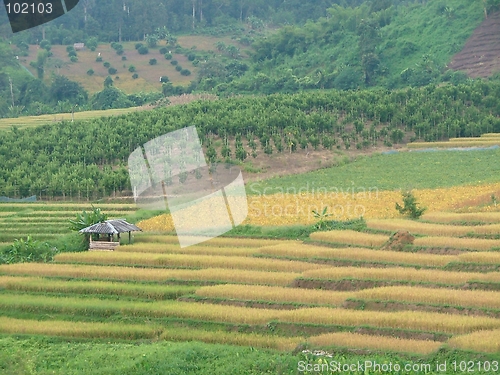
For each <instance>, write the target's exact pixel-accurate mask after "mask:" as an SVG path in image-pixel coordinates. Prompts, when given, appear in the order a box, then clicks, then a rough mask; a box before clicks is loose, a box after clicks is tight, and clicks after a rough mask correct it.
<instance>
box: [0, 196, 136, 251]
mask: <svg viewBox="0 0 500 375" xmlns="http://www.w3.org/2000/svg"><path fill="white" fill-rule="evenodd" d="M99 207H100V208H102V209H103V211H104V212H106V214H108V216H109V218H110V219H113V218H123V217H124V216H126V215H128V214H130V213H132V212H134V211H135V210H136V207H135V206H134V205H132V204H100V205H99ZM83 210H86V211H91V205H90V203H66V202H65V203H52V202H51V203H50V204H49V203H45V202H40V203H0V243H7V244H10V243H12V242H13V241H14V240H15V239H19V238H26V237H27V236H28V235H31V236H32V237H33V238H35V239H36V240H40V241H47V240H51V239H55V238H57V237H58V236H60V235H62V234H68V233H71V231H70V230H69V228H68V226H69V222H68V221H69V220H70V219H74V218H75V217H76V214H77V213H81V212H82V211H83Z"/></svg>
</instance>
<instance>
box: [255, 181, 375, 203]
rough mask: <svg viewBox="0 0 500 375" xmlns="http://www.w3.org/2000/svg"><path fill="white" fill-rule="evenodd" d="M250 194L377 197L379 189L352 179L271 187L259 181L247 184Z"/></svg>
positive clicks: (349, 197) (338, 197)
mask: <svg viewBox="0 0 500 375" xmlns="http://www.w3.org/2000/svg"><path fill="white" fill-rule="evenodd" d="M249 192H250V194H251V195H254V196H258V197H264V198H266V199H274V198H276V197H277V196H278V197H284V196H285V195H297V196H300V195H308V196H311V197H313V198H323V199H353V200H354V199H356V200H358V199H359V200H363V199H378V194H379V189H378V187H376V186H370V187H365V186H356V185H355V183H354V181H351V184H350V186H347V187H338V186H324V185H323V186H320V185H316V184H315V183H314V182H311V183H310V182H306V183H305V184H304V185H301V186H289V187H281V186H276V187H271V186H263V184H262V183H260V182H253V183H251V184H250V185H249Z"/></svg>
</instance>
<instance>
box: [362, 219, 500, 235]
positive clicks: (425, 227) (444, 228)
mask: <svg viewBox="0 0 500 375" xmlns="http://www.w3.org/2000/svg"><path fill="white" fill-rule="evenodd" d="M367 225H368V227H369V228H372V229H380V230H390V231H398V230H406V231H409V232H411V233H420V234H428V235H431V236H465V235H467V234H469V233H476V234H496V233H499V232H500V224H491V225H474V226H472V225H468V226H466V225H441V224H430V223H422V222H419V221H414V220H404V219H370V220H368V221H367Z"/></svg>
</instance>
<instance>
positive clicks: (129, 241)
mask: <svg viewBox="0 0 500 375" xmlns="http://www.w3.org/2000/svg"><path fill="white" fill-rule="evenodd" d="M130 233H131V232H130V231H129V232H128V244H129V245H130V243H131V235H130Z"/></svg>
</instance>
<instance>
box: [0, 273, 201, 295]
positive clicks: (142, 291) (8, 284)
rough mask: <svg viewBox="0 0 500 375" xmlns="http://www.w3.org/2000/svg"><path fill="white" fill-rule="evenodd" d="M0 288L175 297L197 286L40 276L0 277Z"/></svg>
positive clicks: (45, 291)
mask: <svg viewBox="0 0 500 375" xmlns="http://www.w3.org/2000/svg"><path fill="white" fill-rule="evenodd" d="M0 288H5V289H8V290H14V291H26V292H43V293H74V294H87V295H92V294H109V295H117V296H129V297H135V298H150V299H155V300H164V299H175V298H177V297H179V296H181V295H184V294H189V293H193V292H194V291H195V290H196V289H195V288H193V287H190V286H181V285H147V284H134V283H122V282H106V281H78V280H70V281H62V280H53V279H45V278H41V277H13V276H0Z"/></svg>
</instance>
